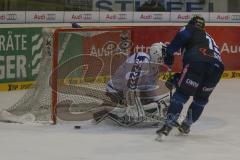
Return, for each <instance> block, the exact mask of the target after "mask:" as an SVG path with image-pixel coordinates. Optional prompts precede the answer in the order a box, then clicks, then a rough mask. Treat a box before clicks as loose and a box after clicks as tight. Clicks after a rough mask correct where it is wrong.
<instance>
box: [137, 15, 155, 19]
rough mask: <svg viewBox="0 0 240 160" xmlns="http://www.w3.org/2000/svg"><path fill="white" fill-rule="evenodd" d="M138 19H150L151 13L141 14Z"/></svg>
mask: <svg viewBox="0 0 240 160" xmlns="http://www.w3.org/2000/svg"><path fill="white" fill-rule="evenodd" d="M140 19H152V15H144V14H141V16H140Z"/></svg>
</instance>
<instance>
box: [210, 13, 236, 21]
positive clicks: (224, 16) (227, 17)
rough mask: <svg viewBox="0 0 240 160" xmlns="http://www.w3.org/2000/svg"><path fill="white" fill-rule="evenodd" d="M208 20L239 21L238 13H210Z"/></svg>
mask: <svg viewBox="0 0 240 160" xmlns="http://www.w3.org/2000/svg"><path fill="white" fill-rule="evenodd" d="M210 21H211V22H229V23H239V22H240V13H210Z"/></svg>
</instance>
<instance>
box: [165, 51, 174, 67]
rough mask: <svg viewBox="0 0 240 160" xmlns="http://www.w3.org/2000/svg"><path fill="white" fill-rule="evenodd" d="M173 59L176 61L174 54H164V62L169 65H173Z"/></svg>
mask: <svg viewBox="0 0 240 160" xmlns="http://www.w3.org/2000/svg"><path fill="white" fill-rule="evenodd" d="M173 61H174V55H172V54H168V53H167V52H166V53H165V56H164V63H165V64H166V65H168V66H171V65H173Z"/></svg>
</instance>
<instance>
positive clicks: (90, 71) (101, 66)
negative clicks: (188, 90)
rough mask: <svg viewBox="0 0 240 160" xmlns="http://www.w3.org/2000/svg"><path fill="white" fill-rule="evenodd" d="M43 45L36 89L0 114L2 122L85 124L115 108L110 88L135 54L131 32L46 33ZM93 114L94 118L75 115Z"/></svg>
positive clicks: (124, 29) (122, 29)
mask: <svg viewBox="0 0 240 160" xmlns="http://www.w3.org/2000/svg"><path fill="white" fill-rule="evenodd" d="M41 41H42V56H41V59H40V65H39V73H38V77H37V79H36V81H35V82H34V84H33V85H32V89H30V90H28V91H27V93H26V94H25V95H24V96H23V97H22V98H20V99H19V100H18V101H17V103H16V104H14V105H13V106H11V107H10V108H8V109H6V110H4V111H1V112H0V121H5V122H17V123H25V122H29V121H32V122H43V123H44V122H47V123H48V122H49V121H50V122H51V123H53V124H56V123H57V120H63V121H80V120H85V119H86V120H87V119H88V118H89V115H92V114H91V109H93V108H94V107H98V106H101V104H103V103H104V104H106V103H109V104H110V105H112V104H111V100H110V98H109V97H107V96H106V95H105V84H106V82H107V81H108V80H109V77H110V75H111V74H112V73H114V71H115V70H116V69H117V67H118V66H120V64H121V63H122V62H123V61H124V60H125V59H126V58H127V55H128V54H129V53H130V52H131V47H132V43H131V41H132V30H131V27H98V28H97V27H96V28H79V29H67V28H66V29H55V30H54V29H47V28H44V29H43V36H42V40H41ZM79 63H80V64H79ZM88 111H89V113H90V114H89V115H83V116H81V115H80V114H76V113H82V112H88ZM72 113H73V114H72ZM74 113H75V114H74Z"/></svg>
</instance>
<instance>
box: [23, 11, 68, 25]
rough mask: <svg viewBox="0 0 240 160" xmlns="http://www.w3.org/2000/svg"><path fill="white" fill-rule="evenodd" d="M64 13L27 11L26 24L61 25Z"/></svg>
mask: <svg viewBox="0 0 240 160" xmlns="http://www.w3.org/2000/svg"><path fill="white" fill-rule="evenodd" d="M63 15H64V12H60V11H59V12H55V11H27V12H26V22H27V23H50V22H51V23H59V22H60V23H61V22H63Z"/></svg>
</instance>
